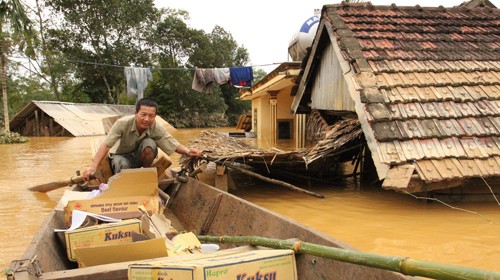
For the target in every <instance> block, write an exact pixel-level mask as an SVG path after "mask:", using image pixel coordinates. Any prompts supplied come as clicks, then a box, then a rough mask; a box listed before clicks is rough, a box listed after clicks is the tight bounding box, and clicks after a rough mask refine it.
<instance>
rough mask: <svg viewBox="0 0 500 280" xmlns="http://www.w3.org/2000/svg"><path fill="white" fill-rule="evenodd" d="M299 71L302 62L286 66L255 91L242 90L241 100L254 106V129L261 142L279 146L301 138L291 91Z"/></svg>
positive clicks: (256, 86)
mask: <svg viewBox="0 0 500 280" xmlns="http://www.w3.org/2000/svg"><path fill="white" fill-rule="evenodd" d="M299 70H300V62H285V63H282V64H281V65H279V66H278V67H276V69H274V70H273V71H271V72H270V73H269V74H268V75H266V76H265V77H264V78H263V79H262V80H260V81H258V82H257V83H255V84H254V85H253V86H252V87H251V88H245V89H242V90H240V99H242V100H251V102H252V116H251V117H252V120H251V121H252V125H251V127H252V131H253V132H254V133H255V134H256V137H257V138H259V139H265V140H266V141H268V142H269V143H275V142H276V141H277V140H278V139H294V137H295V135H297V133H296V132H295V127H296V125H295V123H296V121H295V120H294V119H295V116H294V115H293V114H292V113H291V112H290V106H291V105H292V101H293V97H292V96H291V95H290V91H291V89H292V87H293V86H294V85H295V79H296V78H297V76H298V74H299Z"/></svg>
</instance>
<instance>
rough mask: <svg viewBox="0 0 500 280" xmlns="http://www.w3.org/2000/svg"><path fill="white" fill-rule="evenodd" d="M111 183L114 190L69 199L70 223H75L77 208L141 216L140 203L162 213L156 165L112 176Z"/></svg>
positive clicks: (124, 216)
mask: <svg viewBox="0 0 500 280" xmlns="http://www.w3.org/2000/svg"><path fill="white" fill-rule="evenodd" d="M108 185H109V187H110V189H109V190H107V191H106V192H104V193H103V194H101V195H100V196H98V197H96V198H93V199H85V200H71V201H68V203H67V205H66V207H65V208H64V220H65V222H66V224H67V225H68V226H69V225H70V224H71V214H72V211H73V210H74V209H77V210H82V211H85V212H90V213H95V214H101V215H106V216H109V217H113V218H120V219H130V218H140V217H141V216H142V213H141V212H140V211H139V208H138V207H139V206H140V205H142V206H144V207H145V208H146V209H147V210H148V211H150V212H151V213H159V212H160V209H161V205H160V200H159V198H158V178H157V173H156V168H137V169H125V170H123V171H122V172H120V173H119V174H116V175H114V176H113V177H111V178H110V179H109V180H108Z"/></svg>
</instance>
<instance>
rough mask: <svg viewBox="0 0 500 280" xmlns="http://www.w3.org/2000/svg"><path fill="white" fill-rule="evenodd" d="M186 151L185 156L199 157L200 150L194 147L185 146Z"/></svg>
mask: <svg viewBox="0 0 500 280" xmlns="http://www.w3.org/2000/svg"><path fill="white" fill-rule="evenodd" d="M187 150H188V152H187V153H186V156H188V157H199V156H201V152H200V151H198V150H197V149H195V148H187Z"/></svg>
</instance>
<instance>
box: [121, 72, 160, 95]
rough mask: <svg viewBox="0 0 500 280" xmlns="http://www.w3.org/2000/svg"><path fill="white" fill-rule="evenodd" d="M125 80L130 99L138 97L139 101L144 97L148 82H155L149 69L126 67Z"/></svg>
mask: <svg viewBox="0 0 500 280" xmlns="http://www.w3.org/2000/svg"><path fill="white" fill-rule="evenodd" d="M125 80H126V81H127V96H128V98H133V97H137V100H139V99H141V98H143V97H144V90H145V89H146V87H147V85H148V81H151V80H153V75H152V74H151V70H150V69H149V68H141V67H125Z"/></svg>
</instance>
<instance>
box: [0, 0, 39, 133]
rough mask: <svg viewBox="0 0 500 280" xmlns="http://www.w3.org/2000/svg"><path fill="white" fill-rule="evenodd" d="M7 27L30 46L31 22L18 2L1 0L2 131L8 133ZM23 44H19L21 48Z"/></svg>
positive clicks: (31, 35) (17, 0)
mask: <svg viewBox="0 0 500 280" xmlns="http://www.w3.org/2000/svg"><path fill="white" fill-rule="evenodd" d="M6 26H9V27H10V29H11V31H12V35H13V36H19V35H21V36H20V37H22V38H23V39H24V40H23V41H24V42H26V43H28V44H27V45H28V46H29V45H31V39H32V38H33V33H32V30H31V22H30V20H29V19H28V16H27V15H26V10H25V8H24V6H23V4H22V3H21V1H20V0H2V1H1V2H0V64H1V68H2V74H1V76H2V78H1V79H2V102H3V114H4V129H5V130H6V131H10V126H9V121H10V120H9V106H8V98H7V78H6V76H7V75H6V63H7V58H6V54H7V53H8V52H9V36H8V33H6V32H4V27H6ZM22 45H23V44H21V46H22Z"/></svg>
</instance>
